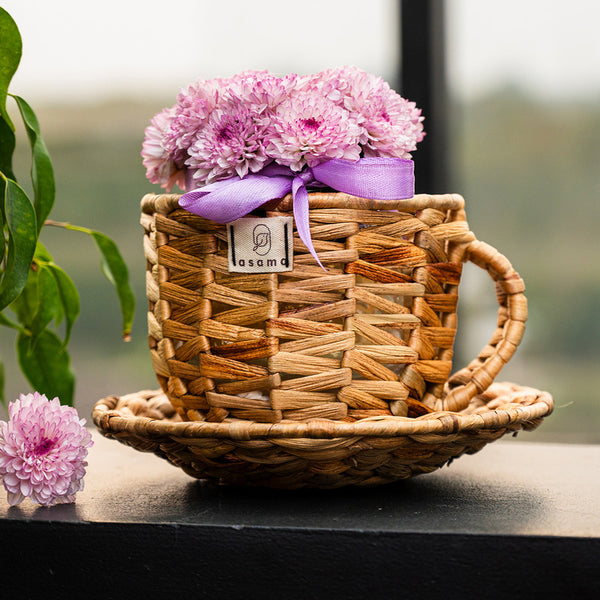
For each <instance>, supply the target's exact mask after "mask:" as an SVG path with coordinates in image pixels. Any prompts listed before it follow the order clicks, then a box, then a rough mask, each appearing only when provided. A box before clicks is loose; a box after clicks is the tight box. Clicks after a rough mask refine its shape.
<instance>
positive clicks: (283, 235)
mask: <svg viewBox="0 0 600 600" xmlns="http://www.w3.org/2000/svg"><path fill="white" fill-rule="evenodd" d="M293 234H294V219H293V217H266V218H260V217H243V218H241V219H238V220H237V221H233V222H232V223H228V224H227V242H228V250H227V258H228V265H229V271H230V272H231V273H281V272H283V271H291V270H292V269H293V259H294V235H293Z"/></svg>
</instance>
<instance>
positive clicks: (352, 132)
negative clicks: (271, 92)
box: [267, 91, 360, 171]
mask: <svg viewBox="0 0 600 600" xmlns="http://www.w3.org/2000/svg"><path fill="white" fill-rule="evenodd" d="M359 136H360V128H359V127H358V126H357V124H356V121H355V120H354V119H353V118H352V117H351V115H350V114H349V113H348V111H347V110H345V109H344V108H342V107H341V106H338V105H336V104H335V103H334V102H332V101H331V100H329V99H328V98H324V97H323V96H321V95H320V94H318V93H317V92H315V91H307V92H302V93H300V92H298V93H293V94H292V95H291V96H290V97H289V98H288V99H286V100H284V101H283V102H282V103H281V104H280V105H279V106H278V107H277V109H276V110H275V113H274V115H273V117H272V121H271V125H270V127H269V130H268V133H267V137H268V142H267V154H268V155H269V156H270V157H271V158H273V159H275V161H276V162H278V163H279V164H281V165H286V166H289V167H290V168H291V169H292V170H293V171H301V170H302V169H303V168H304V167H305V166H306V165H308V166H309V167H313V166H315V165H317V164H320V163H322V162H325V161H327V160H329V159H332V158H343V159H346V160H351V161H357V160H358V159H359V158H360V147H359V145H358V142H359Z"/></svg>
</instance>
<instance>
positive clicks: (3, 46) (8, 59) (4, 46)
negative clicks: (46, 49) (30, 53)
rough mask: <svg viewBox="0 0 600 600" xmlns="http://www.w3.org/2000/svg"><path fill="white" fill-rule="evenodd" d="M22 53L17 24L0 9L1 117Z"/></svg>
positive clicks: (4, 111) (4, 110)
mask: <svg viewBox="0 0 600 600" xmlns="http://www.w3.org/2000/svg"><path fill="white" fill-rule="evenodd" d="M22 51H23V42H22V41H21V34H20V33H19V28H18V27H17V24H16V23H15V21H14V19H13V18H12V17H11V16H10V15H9V14H8V13H7V12H6V11H5V10H4V9H3V8H0V112H1V113H2V114H3V115H4V114H5V113H6V96H7V95H8V86H9V85H10V82H11V80H12V78H13V76H14V74H15V73H16V71H17V68H18V67H19V63H20V62H21V53H22ZM9 123H10V120H9ZM13 129H14V127H13Z"/></svg>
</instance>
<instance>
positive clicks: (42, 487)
mask: <svg viewBox="0 0 600 600" xmlns="http://www.w3.org/2000/svg"><path fill="white" fill-rule="evenodd" d="M8 412H9V421H8V422H5V421H0V476H1V477H2V483H3V484H4V487H5V488H6V491H7V493H8V502H9V504H10V505H11V506H14V505H16V504H20V503H21V502H22V501H23V500H24V499H25V497H29V498H31V499H32V500H33V501H34V502H37V503H38V504H41V505H43V506H53V505H54V504H66V503H71V502H74V501H75V494H76V493H77V492H78V491H80V490H82V489H83V477H84V475H85V467H86V466H87V462H85V458H86V456H87V453H88V451H87V449H88V448H89V447H90V446H91V445H92V443H93V442H92V437H91V434H90V432H89V431H88V430H87V429H86V428H85V427H84V424H85V419H81V420H80V419H79V417H78V415H77V411H76V410H75V409H74V408H72V407H70V406H62V405H61V404H60V402H59V400H58V398H54V400H48V399H47V398H46V396H44V395H40V394H38V393H37V392H34V393H33V394H27V395H25V394H21V396H20V397H19V399H18V400H15V401H14V402H11V403H10V405H9V408H8Z"/></svg>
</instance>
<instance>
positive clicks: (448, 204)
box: [141, 193, 527, 424]
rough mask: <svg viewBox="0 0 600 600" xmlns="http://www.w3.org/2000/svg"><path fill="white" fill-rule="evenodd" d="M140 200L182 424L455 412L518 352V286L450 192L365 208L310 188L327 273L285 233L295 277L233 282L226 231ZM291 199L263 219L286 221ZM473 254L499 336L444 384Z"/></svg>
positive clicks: (159, 348)
mask: <svg viewBox="0 0 600 600" xmlns="http://www.w3.org/2000/svg"><path fill="white" fill-rule="evenodd" d="M178 198H179V196H177V195H154V194H151V195H147V196H145V197H144V198H143V200H142V219H141V222H142V225H143V227H144V230H145V239H144V248H145V253H146V258H147V268H148V270H147V294H148V299H149V312H148V326H149V342H150V353H151V356H152V362H153V365H154V369H155V372H156V374H157V377H158V381H159V383H160V385H161V387H162V389H163V390H164V392H165V393H166V394H167V396H168V398H169V400H170V402H171V403H172V405H173V407H174V408H175V410H176V411H177V412H178V413H179V415H180V416H181V418H183V419H184V420H192V421H207V422H225V423H234V422H236V421H239V422H240V423H242V424H243V423H255V422H259V423H279V422H283V423H286V422H307V421H311V420H315V419H316V420H319V421H324V420H327V421H334V422H338V421H342V422H355V421H361V420H363V419H370V418H375V417H376V418H381V417H419V416H423V415H426V414H429V413H431V412H432V411H438V410H446V411H460V410H462V409H465V408H466V407H467V406H468V405H469V402H470V400H471V399H472V398H473V397H475V396H476V395H477V394H479V393H481V392H483V391H485V390H486V389H487V388H488V387H489V385H490V384H491V383H492V381H493V380H494V378H495V377H496V375H497V374H498V372H499V371H500V369H501V368H502V366H503V365H504V364H505V363H506V362H507V361H508V360H509V359H510V357H511V356H512V354H513V353H514V351H515V349H516V347H517V345H518V344H519V342H520V340H521V337H522V335H523V330H524V322H525V320H526V318H527V304H526V300H525V297H524V295H523V291H524V285H523V281H522V280H521V278H520V277H519V275H518V274H517V273H516V272H515V271H514V269H513V268H512V266H511V264H510V262H509V261H508V260H507V259H506V258H505V257H504V256H502V255H501V254H500V253H498V252H497V251H496V250H495V249H493V248H492V247H490V246H488V245H487V244H485V243H483V242H480V241H478V240H476V239H475V236H474V235H473V233H472V232H471V231H470V230H469V227H468V224H467V222H466V220H465V213H464V200H463V198H462V197H461V196H459V195H456V194H449V195H442V196H429V195H418V196H415V197H413V198H412V199H409V200H399V201H391V202H390V201H385V202H381V201H375V200H364V199H359V198H355V197H353V196H348V195H346V194H341V193H331V194H328V193H311V194H310V229H311V235H312V239H313V242H314V247H315V249H316V251H317V253H318V255H319V258H320V260H321V261H322V262H323V264H324V265H325V266H326V267H327V271H324V270H322V269H321V268H320V267H319V266H318V265H317V264H316V263H315V261H314V259H313V258H312V256H311V255H310V254H309V253H308V251H307V249H306V247H305V246H304V244H303V243H302V242H301V240H300V239H299V238H298V236H297V234H295V237H294V269H293V271H291V272H286V273H271V274H264V275H261V274H249V275H248V274H242V275H240V274H231V273H229V272H228V265H227V237H226V231H225V226H224V225H220V224H217V223H214V222H212V221H208V220H206V219H204V218H202V217H199V216H196V215H194V214H192V213H190V212H188V211H186V210H183V209H181V208H179V206H178V204H177V201H178ZM291 211H292V203H291V198H290V197H286V198H284V200H283V201H282V202H280V203H279V204H278V205H276V207H275V208H274V210H273V211H272V212H267V213H266V214H267V216H274V215H291V214H292V213H291ZM465 261H471V262H473V263H475V264H476V265H478V266H480V267H481V268H483V269H485V270H486V271H487V272H488V273H489V275H490V276H491V278H492V279H493V280H494V282H495V284H496V295H497V299H498V304H499V312H498V322H497V329H496V331H495V333H494V334H493V336H492V339H491V341H490V343H489V345H487V346H486V347H485V348H484V349H483V350H482V352H481V353H480V355H479V356H478V357H477V358H476V359H475V360H474V361H472V362H471V363H470V364H469V365H468V366H467V367H466V368H464V369H462V370H460V371H459V372H457V373H456V374H454V375H452V376H451V369H452V347H453V343H454V336H455V330H456V306H457V299H458V292H457V290H458V284H459V282H460V275H461V269H462V265H463V263H464V262H465Z"/></svg>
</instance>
